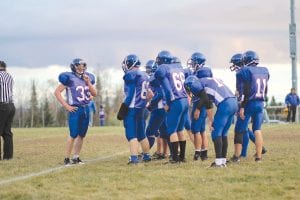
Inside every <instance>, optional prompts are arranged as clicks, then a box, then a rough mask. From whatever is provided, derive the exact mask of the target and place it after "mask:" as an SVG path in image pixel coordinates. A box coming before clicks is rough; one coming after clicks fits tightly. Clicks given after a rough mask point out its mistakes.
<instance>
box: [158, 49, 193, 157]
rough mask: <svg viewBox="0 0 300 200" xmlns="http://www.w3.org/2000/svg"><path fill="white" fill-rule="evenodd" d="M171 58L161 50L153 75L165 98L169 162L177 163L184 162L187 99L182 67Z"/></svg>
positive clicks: (166, 52) (168, 53)
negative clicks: (169, 150) (158, 82)
mask: <svg viewBox="0 0 300 200" xmlns="http://www.w3.org/2000/svg"><path fill="white" fill-rule="evenodd" d="M172 60H173V56H172V55H171V53H170V52H168V51H161V52H160V53H159V54H158V55H157V58H156V63H157V64H158V68H157V70H156V72H155V74H154V75H155V78H156V79H158V80H159V81H160V83H161V86H162V89H163V92H164V94H165V98H166V105H165V106H164V109H165V111H166V112H167V116H166V123H167V132H168V136H169V138H170V149H171V154H172V160H170V163H178V162H185V148H186V140H185V135H184V132H183V129H184V123H185V120H186V115H187V114H188V101H187V94H186V92H185V89H184V85H183V84H184V80H185V78H184V72H183V68H182V66H181V65H180V64H179V63H172ZM178 146H179V147H180V155H179V157H178Z"/></svg>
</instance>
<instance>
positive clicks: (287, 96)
mask: <svg viewBox="0 0 300 200" xmlns="http://www.w3.org/2000/svg"><path fill="white" fill-rule="evenodd" d="M284 102H285V104H286V105H288V104H289V95H286V97H285V100H284Z"/></svg>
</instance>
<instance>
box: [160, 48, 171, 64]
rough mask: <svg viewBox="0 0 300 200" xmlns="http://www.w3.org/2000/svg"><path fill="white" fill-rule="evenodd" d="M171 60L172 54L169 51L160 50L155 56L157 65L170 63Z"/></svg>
mask: <svg viewBox="0 0 300 200" xmlns="http://www.w3.org/2000/svg"><path fill="white" fill-rule="evenodd" d="M172 61H173V56H172V55H171V53H170V52H169V51H161V52H159V53H158V55H157V57H156V63H157V65H162V64H171V63H172Z"/></svg>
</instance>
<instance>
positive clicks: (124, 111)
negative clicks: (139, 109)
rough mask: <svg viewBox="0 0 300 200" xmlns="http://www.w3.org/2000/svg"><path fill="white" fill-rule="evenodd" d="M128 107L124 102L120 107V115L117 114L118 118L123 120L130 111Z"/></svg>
mask: <svg viewBox="0 0 300 200" xmlns="http://www.w3.org/2000/svg"><path fill="white" fill-rule="evenodd" d="M128 109H129V107H128V106H127V105H126V104H125V103H122V104H121V107H120V109H119V112H118V115H117V119H118V120H123V119H124V118H125V117H126V115H127V113H128Z"/></svg>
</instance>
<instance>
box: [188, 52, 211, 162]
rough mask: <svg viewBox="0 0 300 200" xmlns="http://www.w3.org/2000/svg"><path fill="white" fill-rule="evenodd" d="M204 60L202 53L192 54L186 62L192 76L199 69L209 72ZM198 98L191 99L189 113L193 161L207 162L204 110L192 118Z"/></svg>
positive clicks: (203, 108)
mask: <svg viewBox="0 0 300 200" xmlns="http://www.w3.org/2000/svg"><path fill="white" fill-rule="evenodd" d="M205 61H206V58H205V56H204V55H203V54H202V53H199V52H195V53H193V54H192V56H191V58H190V59H189V60H188V67H189V68H192V69H193V71H194V73H193V74H194V75H196V76H197V72H198V70H199V69H202V70H208V73H210V72H211V70H210V69H209V68H207V67H204V66H205ZM199 100H200V99H199V98H198V97H196V96H193V97H192V102H193V107H192V112H191V119H192V124H191V126H192V127H191V128H192V133H193V135H194V147H195V154H194V160H199V159H201V160H207V158H208V157H207V148H208V139H207V134H206V133H205V120H206V116H207V114H206V108H205V106H203V107H202V108H201V112H200V116H199V117H198V118H197V119H196V118H195V117H194V112H195V110H196V108H197V105H198V103H199Z"/></svg>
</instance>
